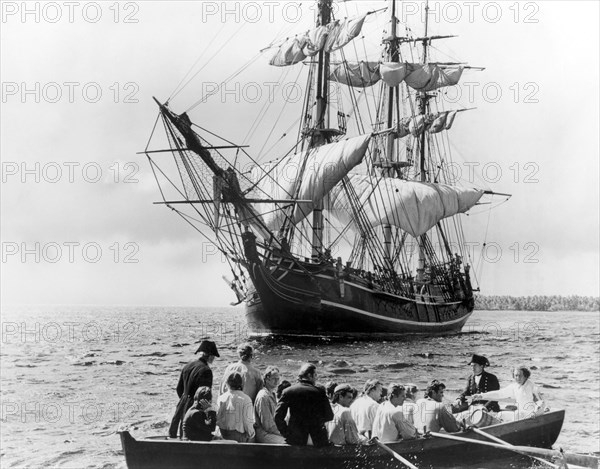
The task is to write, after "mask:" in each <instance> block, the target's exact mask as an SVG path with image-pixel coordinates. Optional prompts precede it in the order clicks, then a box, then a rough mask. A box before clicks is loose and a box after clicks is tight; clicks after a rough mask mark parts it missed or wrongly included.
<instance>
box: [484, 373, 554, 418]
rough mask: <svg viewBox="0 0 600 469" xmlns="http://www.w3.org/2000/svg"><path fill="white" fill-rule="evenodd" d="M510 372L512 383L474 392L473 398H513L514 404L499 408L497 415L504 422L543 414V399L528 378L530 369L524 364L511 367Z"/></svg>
mask: <svg viewBox="0 0 600 469" xmlns="http://www.w3.org/2000/svg"><path fill="white" fill-rule="evenodd" d="M512 373H513V379H514V380H515V381H514V383H511V384H509V385H508V386H507V387H505V388H502V389H499V390H498V391H489V392H484V393H480V394H475V395H474V396H473V399H474V400H475V399H477V400H482V399H483V400H486V399H498V400H503V399H512V400H515V401H516V406H507V408H506V410H501V411H500V412H499V413H498V416H499V417H500V419H501V420H502V421H504V422H511V421H514V420H521V419H525V418H535V417H537V416H538V415H541V414H543V413H544V410H545V407H544V399H543V397H542V395H541V393H540V391H539V390H538V387H537V386H536V385H535V383H534V382H533V381H531V380H530V379H529V377H530V376H531V371H529V369H528V368H526V367H524V366H516V367H514V368H513V370H512Z"/></svg>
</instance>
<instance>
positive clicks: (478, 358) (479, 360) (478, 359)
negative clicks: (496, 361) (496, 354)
mask: <svg viewBox="0 0 600 469" xmlns="http://www.w3.org/2000/svg"><path fill="white" fill-rule="evenodd" d="M473 363H475V364H477V365H481V366H490V361H489V360H488V359H487V358H485V357H484V356H483V355H473V358H471V361H470V362H469V363H468V364H469V365H472V364H473Z"/></svg>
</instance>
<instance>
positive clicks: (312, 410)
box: [275, 363, 333, 446]
mask: <svg viewBox="0 0 600 469" xmlns="http://www.w3.org/2000/svg"><path fill="white" fill-rule="evenodd" d="M316 380H317V371H316V367H315V365H312V364H309V363H305V364H304V365H302V367H301V368H300V372H299V373H298V383H297V384H295V385H293V386H290V387H289V388H287V389H286V390H285V391H283V393H282V394H281V399H280V400H279V403H278V404H277V409H276V410H275V425H277V429H278V430H279V432H280V433H281V435H282V436H283V437H284V438H285V440H286V441H287V442H288V443H289V444H290V445H301V446H302V445H306V443H307V441H308V435H310V437H311V438H312V441H313V444H314V445H315V446H327V445H329V440H328V438H327V430H326V429H325V422H329V421H330V420H332V419H333V411H332V410H331V405H330V404H329V399H327V395H326V394H325V390H324V389H322V388H319V387H317V386H315V382H316ZM288 410H289V412H290V423H289V424H288V423H286V421H285V418H286V416H287V413H288Z"/></svg>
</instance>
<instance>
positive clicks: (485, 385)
mask: <svg viewBox="0 0 600 469" xmlns="http://www.w3.org/2000/svg"><path fill="white" fill-rule="evenodd" d="M498 389H500V383H499V382H498V378H496V375H493V374H491V373H488V372H487V371H485V370H484V371H483V372H482V373H481V379H480V380H479V385H477V383H476V382H475V375H471V376H469V379H468V380H467V385H466V387H465V390H464V391H463V392H462V393H461V394H460V395H459V396H458V398H457V401H460V403H456V404H455V405H453V406H452V412H453V413H457V412H462V411H463V410H467V409H468V408H469V404H467V399H466V397H467V396H472V395H474V394H480V393H483V392H488V391H497V390H498ZM477 404H485V407H486V409H487V410H489V411H492V412H499V411H500V406H499V405H498V402H497V401H487V400H482V401H473V402H472V403H471V405H477Z"/></svg>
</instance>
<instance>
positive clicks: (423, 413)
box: [414, 379, 460, 433]
mask: <svg viewBox="0 0 600 469" xmlns="http://www.w3.org/2000/svg"><path fill="white" fill-rule="evenodd" d="M445 389H446V385H445V384H444V383H440V382H439V381H438V380H435V379H434V380H433V381H432V382H431V384H430V385H429V386H428V387H427V391H426V396H427V397H426V398H425V399H419V400H417V402H416V404H417V408H416V409H415V413H414V421H415V427H417V428H418V429H419V430H423V429H424V430H423V431H432V432H439V431H440V430H441V429H444V430H446V431H447V432H449V433H451V432H458V431H460V425H459V424H458V422H457V421H456V419H455V418H454V417H453V416H452V413H451V412H450V410H448V409H447V408H446V406H445V405H444V404H443V403H442V400H443V398H444V390H445Z"/></svg>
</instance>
